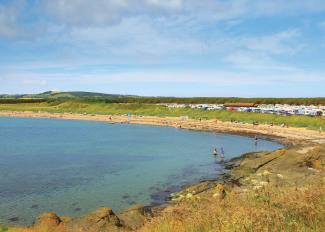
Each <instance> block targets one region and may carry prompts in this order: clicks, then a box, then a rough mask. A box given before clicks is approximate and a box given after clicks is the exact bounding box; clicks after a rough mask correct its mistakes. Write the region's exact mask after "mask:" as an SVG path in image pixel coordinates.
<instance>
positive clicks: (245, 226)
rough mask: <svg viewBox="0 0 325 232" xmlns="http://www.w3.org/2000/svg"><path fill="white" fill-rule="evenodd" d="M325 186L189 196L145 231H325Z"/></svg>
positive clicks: (144, 231)
mask: <svg viewBox="0 0 325 232" xmlns="http://www.w3.org/2000/svg"><path fill="white" fill-rule="evenodd" d="M324 198H325V187H324V186H322V187H320V186H319V185H316V184H315V185H313V186H308V187H306V188H300V189H297V188H294V187H290V188H286V187H280V188H274V187H272V188H264V189H262V190H260V191H258V192H248V193H245V194H238V193H236V192H234V191H233V192H230V193H229V194H228V195H227V197H226V198H225V199H224V200H222V201H220V200H219V199H216V198H213V197H205V198H201V199H199V200H187V201H184V202H180V203H178V204H177V205H175V206H173V208H172V210H171V211H170V212H167V213H164V214H163V215H162V216H160V217H159V218H157V219H155V220H153V221H152V222H150V223H148V224H147V225H146V226H145V227H144V228H143V229H142V230H141V231H142V232H173V231H178V232H189V231H191V232H200V231H202V232H203V231H295V232H296V231H323V229H324V228H325V221H324V215H325V211H324V210H325V201H324Z"/></svg>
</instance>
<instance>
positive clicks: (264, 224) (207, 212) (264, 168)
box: [0, 144, 325, 232]
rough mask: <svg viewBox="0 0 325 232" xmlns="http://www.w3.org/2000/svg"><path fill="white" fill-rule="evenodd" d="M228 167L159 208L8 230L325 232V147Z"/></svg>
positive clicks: (105, 211)
mask: <svg viewBox="0 0 325 232" xmlns="http://www.w3.org/2000/svg"><path fill="white" fill-rule="evenodd" d="M226 167H227V168H228V169H229V172H227V173H226V174H224V175H223V176H222V177H221V178H219V179H218V180H211V181H205V182H201V183H199V184H196V185H192V186H189V187H187V188H185V189H184V190H183V191H181V192H179V193H173V194H171V196H170V204H167V205H165V206H161V207H159V208H154V209H148V208H145V207H143V206H140V205H135V206H132V207H130V208H129V209H126V210H124V211H123V212H122V213H120V214H117V215H116V214H115V213H114V212H113V211H112V209H110V208H99V209H96V210H95V211H93V212H91V213H89V214H88V215H85V216H82V217H79V218H68V217H61V216H58V215H56V214H55V213H44V214H42V215H41V216H39V218H37V219H36V221H35V223H34V224H33V225H31V226H30V227H28V228H18V227H10V228H5V227H3V231H6V230H9V231H29V232H33V231H35V232H36V231H53V232H57V231H58V232H65V231H80V232H82V231H85V232H86V231H87V232H92V231H94V232H104V231H144V232H146V231H150V232H151V231H171V232H172V231H246V230H250V231H282V230H286V231H325V220H324V219H325V187H324V186H325V145H324V144H323V145H322V144H321V145H319V144H309V145H296V146H293V147H291V148H288V149H281V150H276V151H273V152H259V153H249V154H244V155H243V156H241V157H239V158H236V159H233V160H231V161H229V162H227V163H226ZM0 231H1V229H0Z"/></svg>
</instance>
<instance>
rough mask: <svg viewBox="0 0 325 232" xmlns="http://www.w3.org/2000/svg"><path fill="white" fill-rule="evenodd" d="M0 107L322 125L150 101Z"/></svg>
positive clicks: (318, 120) (320, 120)
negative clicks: (149, 102)
mask: <svg viewBox="0 0 325 232" xmlns="http://www.w3.org/2000/svg"><path fill="white" fill-rule="evenodd" d="M0 110H14V111H24V110H26V111H27V110H28V111H46V112H60V113H62V112H72V113H87V114H111V115H122V114H127V113H131V114H134V115H142V116H159V117H164V116H174V117H179V116H185V115H187V116H189V117H190V118H193V119H198V118H202V119H219V120H221V121H231V120H235V121H239V122H244V123H253V122H254V121H258V122H259V123H262V124H270V123H274V124H275V125H281V124H283V123H285V124H288V125H289V126H292V127H304V128H308V129H316V130H318V129H319V128H320V127H322V128H325V118H324V117H309V116H280V115H273V114H261V113H245V112H236V111H235V112H234V111H233V112H230V111H225V110H214V111H205V110H201V109H191V108H167V107H165V106H160V105H150V104H136V103H134V104H108V103H103V102H101V103H85V102H81V101H66V102H52V103H48V102H41V103H25V104H24V103H21V104H0Z"/></svg>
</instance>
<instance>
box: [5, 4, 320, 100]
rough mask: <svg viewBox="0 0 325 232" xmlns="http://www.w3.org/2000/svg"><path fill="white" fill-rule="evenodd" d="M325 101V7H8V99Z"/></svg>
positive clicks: (314, 5)
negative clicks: (97, 95)
mask: <svg viewBox="0 0 325 232" xmlns="http://www.w3.org/2000/svg"><path fill="white" fill-rule="evenodd" d="M49 90H55V91H92V92H103V93H111V94H134V95H143V96H180V97H192V96H214V97H221V96H223V97H228V96H236V97H325V1H324V0H308V1H307V0H286V1H283V0H272V1H268V0H264V1H262V0H0V93H2V94H18V93H39V92H44V91H49Z"/></svg>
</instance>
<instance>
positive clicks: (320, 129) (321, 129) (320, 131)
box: [319, 126, 323, 134]
mask: <svg viewBox="0 0 325 232" xmlns="http://www.w3.org/2000/svg"><path fill="white" fill-rule="evenodd" d="M322 132H323V128H322V127H321V126H320V127H319V133H320V134H321V133H322Z"/></svg>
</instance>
